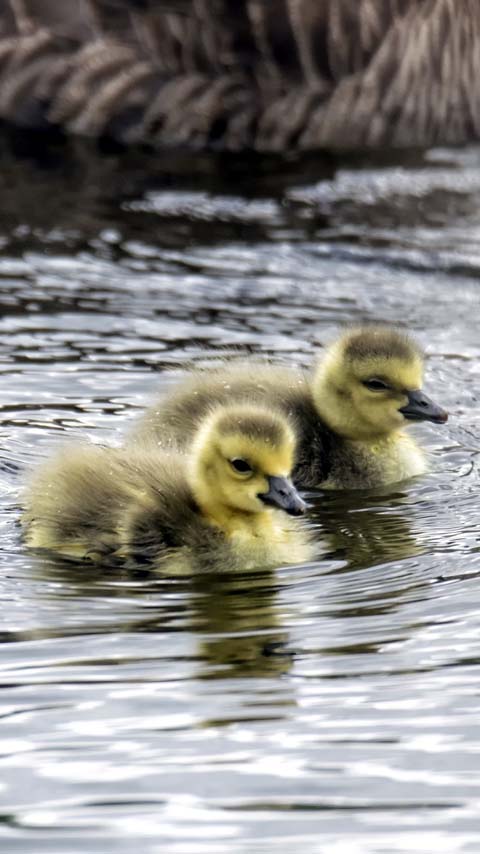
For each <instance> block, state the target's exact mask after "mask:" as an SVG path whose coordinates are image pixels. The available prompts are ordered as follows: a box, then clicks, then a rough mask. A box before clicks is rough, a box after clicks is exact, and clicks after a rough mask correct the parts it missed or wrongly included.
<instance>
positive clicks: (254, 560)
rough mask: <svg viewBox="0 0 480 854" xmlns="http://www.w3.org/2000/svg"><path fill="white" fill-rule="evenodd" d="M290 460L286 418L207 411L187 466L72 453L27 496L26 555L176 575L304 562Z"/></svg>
mask: <svg viewBox="0 0 480 854" xmlns="http://www.w3.org/2000/svg"><path fill="white" fill-rule="evenodd" d="M294 450H295V439H294V434H293V431H292V429H291V428H290V426H289V424H288V423H287V421H286V419H285V418H284V417H282V416H281V415H278V414H275V413H270V412H268V411H267V410H266V409H263V408H261V407H258V406H255V407H253V406H245V405H240V406H239V405H235V406H221V407H219V408H217V409H216V410H214V411H213V412H212V411H211V412H210V413H209V414H208V415H207V416H206V417H205V418H204V419H203V421H202V423H201V425H200V427H199V429H198V431H197V434H196V436H195V438H194V440H193V444H192V447H191V450H190V453H189V454H188V455H184V454H181V453H179V452H171V453H167V452H165V451H162V450H159V449H157V448H154V447H152V446H151V445H150V446H148V447H147V446H145V445H143V446H142V445H137V446H134V447H129V448H125V449H121V448H105V447H97V446H92V445H90V446H89V445H84V446H82V445H79V446H75V447H71V448H69V449H65V450H64V451H63V452H62V453H61V454H60V455H59V456H58V457H57V458H55V459H53V461H50V462H47V463H46V464H45V465H44V466H43V467H42V468H41V469H40V470H39V471H38V472H37V474H36V476H35V477H34V479H33V481H32V483H31V484H30V486H29V487H28V489H27V491H26V495H25V502H24V504H25V512H24V515H23V519H22V523H23V526H24V531H25V540H26V543H27V545H29V546H31V547H34V548H47V549H52V550H54V551H55V552H57V553H59V554H61V555H64V556H66V557H69V558H76V559H88V560H90V561H94V562H99V561H101V560H104V559H105V558H106V557H108V556H110V557H112V558H114V559H121V560H125V559H132V560H134V561H139V560H141V561H142V562H151V563H154V564H155V563H157V564H160V563H161V562H162V561H163V560H164V559H165V557H166V556H170V557H172V558H173V561H175V562H176V565H175V571H179V569H180V570H182V569H191V568H198V567H201V568H204V569H205V568H210V567H211V566H212V565H215V566H219V565H220V566H223V567H224V568H234V569H246V568H251V567H254V566H267V565H276V564H279V563H297V562H302V561H305V560H307V559H308V558H309V557H310V555H311V550H310V546H309V539H308V536H307V533H306V532H305V531H303V529H301V528H300V526H299V524H298V522H293V521H290V524H289V523H288V521H287V518H286V515H285V514H290V515H292V516H298V515H301V514H303V513H304V511H305V503H304V502H303V501H302V499H301V498H300V496H299V495H298V493H297V491H296V489H295V487H294V486H293V485H292V483H291V481H290V479H289V476H290V471H291V468H292V465H293V458H294ZM279 510H282V511H284V513H280V512H279ZM172 565H173V562H172Z"/></svg>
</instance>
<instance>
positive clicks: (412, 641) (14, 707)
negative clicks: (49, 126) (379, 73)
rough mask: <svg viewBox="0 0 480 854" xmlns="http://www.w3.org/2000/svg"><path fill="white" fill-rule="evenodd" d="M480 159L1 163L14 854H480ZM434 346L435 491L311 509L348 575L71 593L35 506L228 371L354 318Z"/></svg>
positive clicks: (468, 154)
mask: <svg viewBox="0 0 480 854" xmlns="http://www.w3.org/2000/svg"><path fill="white" fill-rule="evenodd" d="M479 166H480V150H478V149H469V150H466V151H447V150H445V151H444V150H442V151H440V150H436V151H432V152H429V153H428V154H426V155H421V154H418V155H417V154H412V155H409V156H408V157H403V159H397V160H395V159H390V160H388V159H384V160H383V161H381V162H380V161H378V162H372V161H369V160H368V159H362V158H357V159H352V160H350V161H344V162H337V161H335V160H333V159H331V158H330V159H324V160H321V159H320V158H316V159H313V160H312V161H310V162H304V163H298V162H295V161H289V162H282V161H278V160H277V161H268V160H265V161H258V160H257V161H255V160H248V159H246V160H236V159H230V160H228V159H227V160H225V159H216V160H208V159H204V158H199V159H197V160H195V161H194V160H192V159H191V158H186V157H182V158H174V157H171V158H169V159H160V158H157V159H155V158H147V157H146V156H144V155H135V154H129V155H125V156H121V157H120V156H118V155H115V154H108V155H106V154H103V155H99V154H97V153H95V152H91V151H87V150H85V149H79V150H74V151H71V150H67V149H66V148H61V147H60V148H58V149H57V148H51V149H48V150H47V151H45V152H43V155H42V157H41V158H40V159H39V161H38V162H35V161H34V160H33V159H32V157H31V156H30V154H29V152H28V151H26V150H21V151H19V150H18V147H17V150H16V151H15V153H12V150H11V143H10V144H9V145H8V146H7V144H6V143H5V142H3V143H2V148H1V151H0V198H1V206H0V246H1V255H0V277H1V285H0V311H1V320H0V331H1V335H0V370H1V387H2V396H1V419H2V423H1V431H0V436H1V445H0V478H1V485H2V494H3V499H2V505H1V515H0V524H1V526H2V539H1V547H2V573H1V578H0V596H1V602H2V611H1V613H2V619H1V629H0V638H1V640H2V641H3V646H2V648H1V650H2V651H1V657H0V667H1V689H2V690H1V693H0V849H1V851H2V852H5V854H18V852H21V853H22V854H26V852H28V854H76V852H82V854H83V853H84V852H88V854H110V852H111V854H113V852H115V854H127V852H128V854H130V852H137V851H142V852H144V854H160V852H161V854H164V852H166V854H243V852H247V851H248V852H258V854H273V852H275V854H279V852H281V854H290V852H292V851H294V850H301V851H302V852H305V854H310V852H320V854H345V852H348V854H359V852H361V854H364V852H368V854H373V852H375V854H380V852H382V854H387V852H425V854H431V852H440V854H443V852H445V854H451V853H452V852H454V854H457V852H472V854H473V852H475V854H476V852H478V850H479V843H478V838H479V823H480V820H479V812H478V808H479V800H480V771H479V753H480V728H479V725H478V722H479V705H480V615H479V609H478V601H479V590H480V557H479V542H478V511H479V499H478V468H479V461H478V454H479V449H480V425H479V400H478V397H479V393H480V339H479V331H478V327H479V322H480V313H479V294H480V290H479V289H480V282H479V278H480V169H479ZM370 319H375V320H383V321H394V322H396V323H401V324H405V325H406V326H407V327H408V328H410V329H411V330H412V331H413V332H414V333H416V334H417V336H418V338H419V339H420V341H421V342H422V343H423V344H424V345H425V347H426V349H427V382H426V388H427V391H428V392H429V393H431V395H432V396H434V397H435V399H437V400H438V402H439V403H441V404H442V405H444V406H446V407H447V408H449V410H450V412H451V419H450V422H449V423H448V425H447V426H446V427H445V428H440V427H424V428H420V429H419V430H418V432H419V434H420V435H421V439H422V441H423V442H424V443H425V444H426V445H427V446H428V448H429V449H430V452H431V455H432V472H431V474H429V475H428V476H426V477H424V478H423V479H421V480H418V481H416V482H411V483H407V484H402V485H399V486H397V487H395V488H394V489H391V490H390V491H388V492H383V493H370V494H369V493H359V494H357V495H343V496H342V495H334V494H321V493H319V494H317V495H312V496H311V499H312V502H313V504H314V507H313V512H312V515H311V523H312V525H315V526H316V529H317V534H318V537H319V540H321V541H322V543H323V544H324V546H325V551H326V555H327V556H326V557H325V559H323V560H321V561H319V562H318V563H316V564H311V565H307V566H300V567H288V568H281V567H280V568H279V569H278V571H276V572H271V573H265V572H263V573H262V572H257V573H250V574H248V575H244V576H241V575H240V576H238V575H237V576H235V577H229V576H228V575H227V576H215V577H212V576H210V577H201V578H195V579H193V578H182V579H169V578H162V577H158V576H157V577H156V576H153V575H148V574H145V573H143V574H140V573H139V574H138V575H136V576H132V575H130V576H127V575H122V574H117V575H103V576H102V575H101V574H97V573H94V572H89V573H87V572H85V571H78V572H75V571H72V569H71V568H68V567H62V566H61V565H55V564H54V563H52V562H51V561H49V560H48V559H47V558H38V557H34V556H32V555H30V554H28V553H26V552H25V551H24V549H23V548H22V546H21V544H20V541H19V534H18V528H17V527H16V519H17V516H18V512H17V509H16V502H17V496H18V489H19V485H20V483H21V477H22V470H24V469H25V468H26V469H27V470H28V469H29V468H30V467H31V466H32V465H33V464H34V463H35V462H36V461H37V460H38V459H40V458H41V457H42V456H43V455H44V454H46V453H47V452H48V451H49V449H50V448H51V447H52V446H55V443H56V442H58V441H60V440H62V438H64V437H67V436H68V437H70V436H73V435H78V436H79V437H80V436H82V437H85V436H88V437H95V438H96V439H100V440H112V441H119V440H120V437H121V434H122V431H123V430H124V429H125V427H126V425H127V424H130V423H131V419H132V418H134V417H135V416H136V415H137V414H138V412H139V408H140V407H142V406H143V404H144V403H145V401H147V400H148V399H149V395H151V394H152V393H153V392H156V391H159V390H161V389H163V388H167V387H168V386H169V384H171V383H172V382H173V381H174V379H175V376H176V375H177V373H178V370H179V369H181V367H182V365H184V364H185V363H186V362H188V361H190V360H192V359H193V360H202V361H206V360H209V359H212V358H214V357H215V356H216V355H218V353H219V351H223V352H224V351H227V352H230V351H232V350H234V349H235V350H238V349H240V350H242V351H246V352H260V353H265V354H269V355H271V354H273V355H275V357H276V358H277V359H278V360H280V361H282V362H285V363H288V364H293V365H307V364H309V363H310V361H311V359H312V358H313V357H314V356H315V354H316V353H318V352H319V351H320V350H321V348H322V346H323V345H324V344H325V343H326V342H327V341H328V340H330V338H331V337H332V335H333V334H335V332H336V330H337V329H338V326H339V325H340V324H343V323H344V322H346V321H347V322H348V321H365V320H370Z"/></svg>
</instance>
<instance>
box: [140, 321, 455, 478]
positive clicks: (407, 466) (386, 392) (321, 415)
mask: <svg viewBox="0 0 480 854" xmlns="http://www.w3.org/2000/svg"><path fill="white" fill-rule="evenodd" d="M422 381H423V357H422V354H421V352H420V350H419V348H418V347H417V346H416V344H415V343H414V341H412V339H410V338H409V337H408V336H407V335H405V334H404V333H402V332H399V331H398V330H396V329H392V328H389V327H385V328H384V327H381V326H366V327H360V328H359V329H353V330H351V331H350V332H347V333H345V334H344V335H341V336H340V337H339V338H338V340H337V341H336V342H334V343H333V344H332V346H331V347H329V348H328V349H327V351H326V352H325V354H324V355H323V356H322V357H321V358H320V360H319V362H318V364H317V366H316V367H315V369H314V370H313V371H312V372H311V373H309V374H306V373H303V372H301V371H296V370H292V369H290V368H285V367H283V366H280V365H273V364H268V363H265V362H263V363H262V362H257V361H255V360H251V361H246V362H245V361H236V360H233V361H231V362H229V363H226V364H224V365H222V366H220V367H217V368H212V369H205V370H193V371H192V372H191V373H190V374H189V375H187V377H186V378H184V379H183V380H182V381H181V382H180V383H179V385H178V386H177V387H176V388H174V389H173V390H172V391H170V392H169V393H168V394H166V395H165V396H164V397H163V398H161V399H160V400H159V401H158V402H157V403H156V404H154V405H153V406H152V407H150V408H149V409H147V411H146V413H145V415H144V416H143V417H142V418H141V419H140V421H139V422H138V424H137V425H136V426H135V427H134V428H133V430H132V432H131V434H130V437H127V442H128V441H133V442H138V441H141V442H142V443H144V444H145V445H146V446H154V447H163V448H168V447H180V448H183V447H188V444H189V442H190V441H191V438H192V436H193V435H194V433H195V431H196V429H197V427H198V423H199V421H200V420H201V419H202V418H203V417H204V415H205V413H206V412H208V411H209V409H210V408H211V407H212V405H215V404H223V405H226V404H232V403H237V404H257V405H258V404H260V405H262V406H265V407H267V408H268V409H269V411H272V412H279V413H281V414H282V415H283V416H287V418H288V420H289V422H290V424H291V425H292V428H293V430H294V432H295V434H296V436H297V449H296V456H295V466H294V469H293V479H294V481H295V483H296V484H297V485H298V486H300V487H303V488H315V487H319V486H320V487H323V488H340V489H355V488H366V487H374V486H383V485H385V484H388V483H394V482H396V481H400V480H404V479H405V478H408V477H412V476H414V475H417V474H422V473H423V472H424V471H425V469H426V463H425V459H424V456H423V453H422V451H421V450H420V448H419V447H418V446H417V444H416V443H415V441H414V440H413V439H411V438H410V437H409V436H408V435H406V434H405V433H404V432H403V428H404V427H405V426H406V425H407V423H408V420H409V419H411V418H415V419H416V420H431V421H438V422H443V421H446V419H447V414H446V413H445V412H444V411H443V410H441V409H440V407H437V406H436V405H435V404H433V403H432V401H429V400H428V398H427V397H426V396H425V395H423V393H422V392H421V391H420V389H421V386H422ZM371 383H373V387H371ZM410 393H414V394H416V395H417V397H418V400H417V402H416V407H414V411H412V412H409V411H407V409H408V407H407V403H408V401H409V399H410V398H409V394H410ZM406 407H407V408H406Z"/></svg>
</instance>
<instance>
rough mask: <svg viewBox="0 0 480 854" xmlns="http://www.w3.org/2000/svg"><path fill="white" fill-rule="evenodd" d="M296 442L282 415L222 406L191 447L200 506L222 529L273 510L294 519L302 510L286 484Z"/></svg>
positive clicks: (194, 486)
mask: <svg viewBox="0 0 480 854" xmlns="http://www.w3.org/2000/svg"><path fill="white" fill-rule="evenodd" d="M294 453H295V436H294V434H293V431H292V429H291V427H290V425H289V424H288V422H287V421H286V420H285V419H284V418H283V417H282V416H281V415H280V414H276V413H272V412H270V411H269V410H267V409H263V408H261V407H258V406H247V405H242V406H222V407H219V408H218V409H216V410H215V411H214V412H213V413H212V414H211V415H210V416H208V417H207V419H206V420H205V422H204V423H203V424H202V426H201V427H200V429H199V431H198V433H197V436H196V438H195V440H194V443H193V448H192V454H191V461H190V481H191V486H192V489H193V493H194V495H195V498H196V500H197V502H198V504H199V506H200V507H201V508H202V509H203V510H204V511H205V512H206V513H207V515H208V516H210V517H212V518H214V519H215V520H216V521H217V522H219V523H220V524H222V521H223V520H224V519H226V518H227V517H229V516H230V517H231V516H234V515H235V514H259V513H262V512H263V513H264V512H265V511H266V510H267V507H276V508H279V509H281V510H283V511H285V512H286V513H288V514H290V515H292V516H299V515H301V514H303V513H304V512H305V508H306V505H305V503H304V501H302V499H301V498H300V496H299V494H298V492H297V491H296V489H295V487H294V486H293V484H292V482H291V480H290V472H291V470H292V467H293V462H294Z"/></svg>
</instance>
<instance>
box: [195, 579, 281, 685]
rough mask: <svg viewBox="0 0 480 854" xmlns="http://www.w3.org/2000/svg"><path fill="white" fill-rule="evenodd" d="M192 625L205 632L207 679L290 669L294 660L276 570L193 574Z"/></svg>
mask: <svg viewBox="0 0 480 854" xmlns="http://www.w3.org/2000/svg"><path fill="white" fill-rule="evenodd" d="M191 589H192V590H193V592H194V594H195V596H194V599H193V600H192V606H191V607H192V610H193V613H192V623H191V626H192V629H193V630H194V631H195V632H197V633H200V636H201V639H200V642H199V647H198V655H199V657H200V659H201V660H202V661H203V666H202V667H201V670H200V675H201V676H203V677H204V678H208V679H225V678H232V677H251V676H272V675H276V674H281V673H287V672H288V671H289V670H290V668H291V666H292V660H293V651H292V649H291V648H290V646H289V635H288V633H287V632H286V631H285V629H284V627H283V625H282V620H281V610H280V609H279V607H278V604H277V595H278V594H277V590H276V587H275V574H274V573H273V572H272V571H262V572H254V573H247V574H235V575H234V576H232V575H231V574H228V573H223V574H222V575H220V576H218V575H216V576H215V578H212V576H211V575H208V574H207V573H202V574H197V575H196V576H195V577H194V578H192V582H191Z"/></svg>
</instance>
